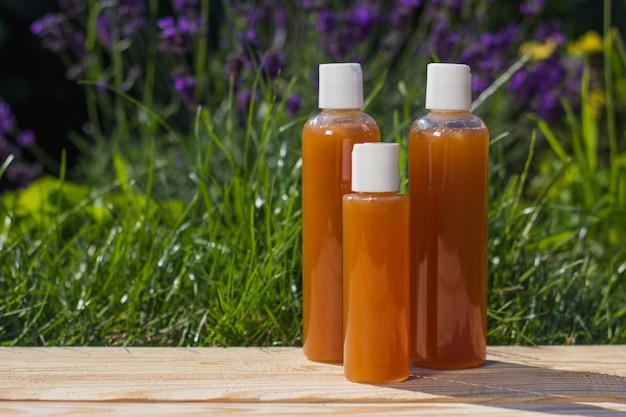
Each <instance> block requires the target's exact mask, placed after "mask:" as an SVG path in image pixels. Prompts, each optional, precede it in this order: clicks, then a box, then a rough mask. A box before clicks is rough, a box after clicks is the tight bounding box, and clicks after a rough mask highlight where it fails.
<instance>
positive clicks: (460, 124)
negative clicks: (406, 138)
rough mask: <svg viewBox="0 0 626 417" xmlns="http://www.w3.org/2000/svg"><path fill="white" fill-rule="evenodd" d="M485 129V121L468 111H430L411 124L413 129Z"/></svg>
mask: <svg viewBox="0 0 626 417" xmlns="http://www.w3.org/2000/svg"><path fill="white" fill-rule="evenodd" d="M438 128H446V129H486V128H487V126H486V125H485V122H483V121H482V120H481V118H480V117H478V116H476V115H475V114H472V113H470V112H456V111H438V112H435V111H431V112H429V113H428V114H426V115H424V116H422V117H420V118H418V119H417V120H416V121H415V122H414V123H413V125H412V127H411V130H415V129H420V130H421V129H438Z"/></svg>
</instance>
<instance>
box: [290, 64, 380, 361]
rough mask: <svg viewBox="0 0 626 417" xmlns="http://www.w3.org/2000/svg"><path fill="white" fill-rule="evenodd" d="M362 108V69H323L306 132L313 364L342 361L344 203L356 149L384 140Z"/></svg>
mask: <svg viewBox="0 0 626 417" xmlns="http://www.w3.org/2000/svg"><path fill="white" fill-rule="evenodd" d="M362 106H363V73H362V70H361V66H360V65H359V64H355V63H337V64H321V65H320V66H319V107H320V109H321V112H320V113H319V114H316V115H314V116H313V117H311V118H310V119H309V120H308V121H307V122H306V124H305V125H304V128H303V130H302V304H303V313H302V315H303V317H302V321H303V324H302V327H303V351H304V354H305V355H306V357H307V358H308V359H311V360H314V361H320V362H335V363H338V362H342V360H343V331H342V330H343V329H342V327H343V313H342V311H343V275H342V239H343V238H342V234H343V229H342V223H341V222H342V220H341V216H342V215H341V204H342V200H341V199H342V197H343V195H344V194H346V193H348V192H350V174H351V153H352V146H353V145H354V144H355V143H362V142H379V141H380V130H379V128H378V125H377V124H376V122H375V121H374V119H373V118H372V117H370V116H369V115H367V114H365V113H363V112H362V111H361V107H362Z"/></svg>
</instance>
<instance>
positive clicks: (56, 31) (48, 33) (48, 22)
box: [30, 13, 85, 60]
mask: <svg viewBox="0 0 626 417" xmlns="http://www.w3.org/2000/svg"><path fill="white" fill-rule="evenodd" d="M30 31H31V32H32V33H33V34H34V35H37V36H38V37H39V38H41V43H42V45H43V46H44V48H46V49H48V50H50V51H52V52H54V53H56V54H60V53H63V52H69V53H71V54H72V55H73V58H74V59H76V60H80V59H81V58H82V57H83V54H84V40H85V37H84V35H83V34H82V33H79V32H78V31H76V30H75V29H74V28H73V27H72V26H71V25H70V23H69V22H68V20H67V18H66V17H65V16H64V15H63V14H60V13H48V14H46V15H45V16H44V17H42V18H41V19H38V20H36V21H35V22H33V24H32V25H31V26H30Z"/></svg>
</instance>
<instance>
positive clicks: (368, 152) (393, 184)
mask: <svg viewBox="0 0 626 417" xmlns="http://www.w3.org/2000/svg"><path fill="white" fill-rule="evenodd" d="M352 191H357V192H373V193H381V192H397V191H398V144H397V143H381V142H371V143H357V144H355V145H354V147H353V148H352Z"/></svg>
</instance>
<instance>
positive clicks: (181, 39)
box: [157, 16, 195, 57]
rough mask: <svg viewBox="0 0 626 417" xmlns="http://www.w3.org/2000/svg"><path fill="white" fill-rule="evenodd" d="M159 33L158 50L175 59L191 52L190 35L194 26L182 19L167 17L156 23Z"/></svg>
mask: <svg viewBox="0 0 626 417" xmlns="http://www.w3.org/2000/svg"><path fill="white" fill-rule="evenodd" d="M157 26H158V28H159V29H160V30H161V32H160V33H159V49H160V50H161V51H162V52H164V53H166V54H168V55H170V56H175V57H182V56H184V55H185V54H186V53H187V52H189V51H190V50H191V35H192V33H194V32H192V30H193V29H195V26H193V25H190V24H189V21H187V20H186V19H184V18H178V20H177V19H174V17H172V16H167V17H165V18H163V19H160V20H159V21H158V22H157Z"/></svg>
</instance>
